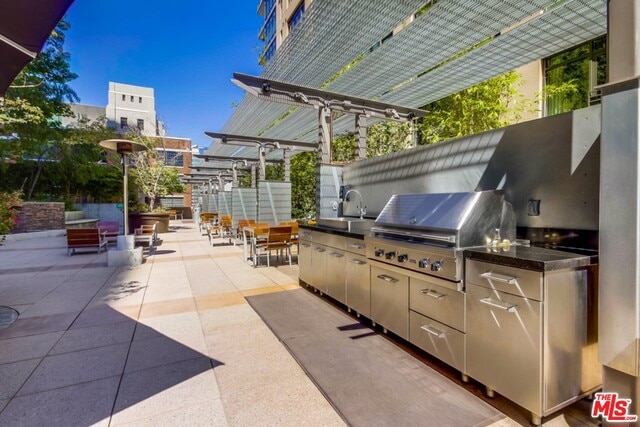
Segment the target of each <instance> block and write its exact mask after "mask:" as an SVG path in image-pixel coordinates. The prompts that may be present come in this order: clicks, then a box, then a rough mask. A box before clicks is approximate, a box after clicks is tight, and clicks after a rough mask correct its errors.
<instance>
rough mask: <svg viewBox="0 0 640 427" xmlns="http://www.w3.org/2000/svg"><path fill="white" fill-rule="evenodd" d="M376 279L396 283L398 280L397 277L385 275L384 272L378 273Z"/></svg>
mask: <svg viewBox="0 0 640 427" xmlns="http://www.w3.org/2000/svg"><path fill="white" fill-rule="evenodd" d="M378 279H382V280H384V281H385V282H390V283H396V282H399V281H400V280H399V279H396V278H395V277H391V276H387V275H386V274H380V275H379V276H378Z"/></svg>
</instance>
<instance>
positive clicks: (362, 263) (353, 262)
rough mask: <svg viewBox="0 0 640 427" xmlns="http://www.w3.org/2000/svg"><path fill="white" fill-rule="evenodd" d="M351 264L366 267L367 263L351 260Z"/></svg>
mask: <svg viewBox="0 0 640 427" xmlns="http://www.w3.org/2000/svg"><path fill="white" fill-rule="evenodd" d="M349 262H350V263H351V264H356V265H365V264H366V261H362V260H359V259H350V260H349Z"/></svg>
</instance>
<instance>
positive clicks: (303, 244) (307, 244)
mask: <svg viewBox="0 0 640 427" xmlns="http://www.w3.org/2000/svg"><path fill="white" fill-rule="evenodd" d="M302 246H303V247H305V248H310V247H311V245H310V244H309V243H302Z"/></svg>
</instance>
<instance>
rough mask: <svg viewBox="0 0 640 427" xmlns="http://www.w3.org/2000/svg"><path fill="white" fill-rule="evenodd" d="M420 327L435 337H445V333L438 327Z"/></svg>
mask: <svg viewBox="0 0 640 427" xmlns="http://www.w3.org/2000/svg"><path fill="white" fill-rule="evenodd" d="M420 329H422V330H423V331H426V332H427V333H429V334H431V335H433V336H434V337H436V338H446V334H445V333H444V332H442V331H441V330H440V329H436V328H434V327H433V326H429V325H422V326H420Z"/></svg>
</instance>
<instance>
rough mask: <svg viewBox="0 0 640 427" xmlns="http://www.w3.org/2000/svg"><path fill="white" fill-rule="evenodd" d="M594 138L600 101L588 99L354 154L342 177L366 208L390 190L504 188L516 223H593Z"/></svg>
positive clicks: (351, 210) (372, 210)
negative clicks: (381, 152)
mask: <svg viewBox="0 0 640 427" xmlns="http://www.w3.org/2000/svg"><path fill="white" fill-rule="evenodd" d="M599 141H600V107H599V106H592V107H589V108H585V109H581V110H576V111H573V112H571V113H566V114H560V115H557V116H553V117H547V118H544V119H539V120H532V121H529V122H525V123H520V124H517V125H513V126H508V127H505V128H501V129H496V130H493V131H488V132H483V133H480V134H476V135H472V136H468V137H463V138H458V139H455V140H451V141H448V142H442V143H439V144H434V145H430V146H422V147H416V148H412V149H409V150H405V151H403V152H399V153H393V154H389V155H386V156H380V157H375V158H372V159H365V160H361V161H358V162H354V163H351V164H349V165H346V166H345V167H344V171H343V181H344V184H345V185H350V186H352V187H353V188H356V189H358V190H359V191H360V192H361V193H362V196H363V199H364V204H365V205H366V206H367V216H373V217H375V216H377V215H378V214H379V213H380V211H381V210H382V208H383V207H384V205H385V204H386V202H387V201H388V200H389V198H390V197H391V196H392V195H393V194H403V193H446V192H464V191H478V190H495V189H504V191H505V197H506V200H507V201H509V202H510V203H511V204H512V205H513V207H514V211H515V213H516V219H517V225H518V226H521V227H554V228H573V229H585V230H597V229H598V213H599V209H598V208H599V202H598V193H599V179H600V170H599V156H600V144H599ZM529 200H539V201H540V213H539V215H537V216H532V215H529ZM344 205H345V212H344V214H345V215H357V212H355V204H353V203H345V204H344ZM347 205H353V206H347Z"/></svg>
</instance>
